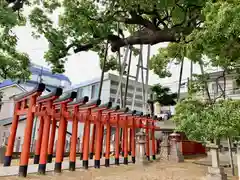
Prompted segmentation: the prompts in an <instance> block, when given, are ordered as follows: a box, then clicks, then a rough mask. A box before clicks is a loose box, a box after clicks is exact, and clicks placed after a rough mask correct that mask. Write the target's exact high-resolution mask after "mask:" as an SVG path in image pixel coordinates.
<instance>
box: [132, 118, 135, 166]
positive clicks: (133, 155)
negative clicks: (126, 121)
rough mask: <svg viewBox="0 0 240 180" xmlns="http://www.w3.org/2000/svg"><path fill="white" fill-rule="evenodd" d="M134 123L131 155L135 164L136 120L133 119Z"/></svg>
mask: <svg viewBox="0 0 240 180" xmlns="http://www.w3.org/2000/svg"><path fill="white" fill-rule="evenodd" d="M132 124H133V127H132V133H131V142H132V143H131V145H132V147H131V150H132V152H131V155H132V163H134V164H135V162H136V141H135V134H136V132H135V122H134V121H133V123H132Z"/></svg>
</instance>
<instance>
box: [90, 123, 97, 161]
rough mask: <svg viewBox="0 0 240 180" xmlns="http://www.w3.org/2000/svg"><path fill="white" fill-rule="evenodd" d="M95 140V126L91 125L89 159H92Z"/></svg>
mask: <svg viewBox="0 0 240 180" xmlns="http://www.w3.org/2000/svg"><path fill="white" fill-rule="evenodd" d="M95 138H96V124H93V128H92V137H91V148H90V154H89V158H90V159H93V155H94V151H95V148H94V147H95V143H96V142H95Z"/></svg>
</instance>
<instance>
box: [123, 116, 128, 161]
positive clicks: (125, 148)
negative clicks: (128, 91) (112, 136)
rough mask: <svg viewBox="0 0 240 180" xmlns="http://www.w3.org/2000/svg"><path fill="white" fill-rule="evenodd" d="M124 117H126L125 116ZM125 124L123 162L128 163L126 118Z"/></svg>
mask: <svg viewBox="0 0 240 180" xmlns="http://www.w3.org/2000/svg"><path fill="white" fill-rule="evenodd" d="M125 118H126V117H125ZM125 121H126V126H125V128H124V161H123V163H124V164H126V165H127V164H128V128H127V118H126V119H125Z"/></svg>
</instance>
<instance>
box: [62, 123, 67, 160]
mask: <svg viewBox="0 0 240 180" xmlns="http://www.w3.org/2000/svg"><path fill="white" fill-rule="evenodd" d="M67 124H68V122H67V120H66V119H65V123H64V131H63V147H62V153H63V155H62V162H63V159H64V154H65V151H66V136H67Z"/></svg>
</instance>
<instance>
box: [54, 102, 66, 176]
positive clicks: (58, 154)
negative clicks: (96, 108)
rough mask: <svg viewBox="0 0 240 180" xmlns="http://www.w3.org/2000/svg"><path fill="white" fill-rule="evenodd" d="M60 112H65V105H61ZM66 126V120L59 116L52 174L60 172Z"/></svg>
mask: <svg viewBox="0 0 240 180" xmlns="http://www.w3.org/2000/svg"><path fill="white" fill-rule="evenodd" d="M61 106H62V107H61V111H64V110H66V104H62V105H61ZM65 126H66V119H65V117H64V116H61V118H60V123H59V129H58V140H57V147H56V161H55V168H54V172H56V173H60V172H61V171H62V160H63V149H64V144H65V142H64V139H65V138H64V134H65V133H64V131H65Z"/></svg>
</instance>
